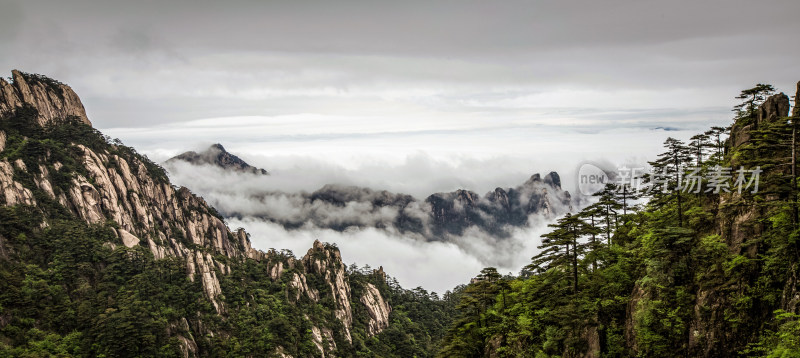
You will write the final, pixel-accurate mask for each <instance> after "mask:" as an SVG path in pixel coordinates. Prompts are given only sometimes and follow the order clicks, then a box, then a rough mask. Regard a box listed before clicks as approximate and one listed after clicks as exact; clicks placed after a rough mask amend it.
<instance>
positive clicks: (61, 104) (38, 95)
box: [0, 70, 92, 127]
mask: <svg viewBox="0 0 800 358" xmlns="http://www.w3.org/2000/svg"><path fill="white" fill-rule="evenodd" d="M11 76H12V81H11V82H10V83H9V82H6V80H4V79H2V78H0V116H5V115H11V114H13V113H14V112H16V111H17V109H18V108H20V107H25V106H30V107H33V108H35V109H36V110H37V111H38V112H39V114H38V116H37V118H36V120H37V122H38V123H39V125H41V126H42V127H45V126H48V125H51V124H53V123H58V122H61V121H64V120H66V119H68V118H77V119H78V120H79V121H80V122H82V123H84V124H88V125H90V126H91V125H92V122H90V121H89V118H88V117H87V116H86V110H85V109H84V108H83V103H81V99H80V98H79V97H78V95H77V94H75V92H74V91H73V90H72V88H70V87H69V86H67V85H65V84H63V83H61V82H58V81H56V80H54V79H52V78H49V77H46V76H42V75H36V74H31V73H25V72H21V71H19V70H13V71H11Z"/></svg>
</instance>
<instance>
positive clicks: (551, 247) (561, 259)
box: [531, 214, 586, 294]
mask: <svg viewBox="0 0 800 358" xmlns="http://www.w3.org/2000/svg"><path fill="white" fill-rule="evenodd" d="M548 226H549V227H552V228H553V229H554V230H553V231H551V232H549V233H547V234H544V235H542V244H541V245H540V246H539V249H541V250H542V251H541V252H540V253H539V254H538V255H536V256H535V257H534V258H533V263H532V264H531V267H532V268H533V269H534V270H538V271H539V272H543V271H547V270H549V269H553V268H555V269H561V270H564V271H565V272H570V275H571V280H572V289H573V290H572V291H573V293H575V294H577V293H578V261H579V259H580V257H581V256H582V255H583V254H584V252H585V250H586V244H585V243H581V242H579V239H580V238H581V236H582V235H583V234H584V233H585V232H586V231H585V227H586V223H584V222H583V220H581V218H580V217H579V216H573V215H571V214H567V215H565V216H564V217H563V218H561V219H559V220H558V221H557V222H556V223H555V224H550V225H548Z"/></svg>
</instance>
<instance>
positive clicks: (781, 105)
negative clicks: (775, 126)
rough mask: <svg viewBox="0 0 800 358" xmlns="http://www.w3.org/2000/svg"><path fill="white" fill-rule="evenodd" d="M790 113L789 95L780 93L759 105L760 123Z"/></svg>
mask: <svg viewBox="0 0 800 358" xmlns="http://www.w3.org/2000/svg"><path fill="white" fill-rule="evenodd" d="M788 115H789V96H787V95H785V94H783V93H779V94H776V95H773V96H770V97H769V98H767V100H766V101H764V103H762V104H761V106H759V107H758V114H757V116H758V123H763V122H774V121H777V120H778V119H779V118H781V117H786V116H788Z"/></svg>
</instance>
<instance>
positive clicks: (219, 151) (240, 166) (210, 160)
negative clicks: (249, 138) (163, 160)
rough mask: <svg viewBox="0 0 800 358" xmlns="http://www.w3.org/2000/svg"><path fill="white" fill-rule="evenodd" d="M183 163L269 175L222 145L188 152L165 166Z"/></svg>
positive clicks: (173, 158) (213, 145)
mask: <svg viewBox="0 0 800 358" xmlns="http://www.w3.org/2000/svg"><path fill="white" fill-rule="evenodd" d="M178 161H183V162H187V163H190V164H194V165H213V166H217V167H220V168H222V169H225V170H233V171H237V172H242V173H252V174H260V175H269V172H267V171H266V170H264V169H260V168H256V167H254V166H252V165H250V164H247V162H245V161H244V160H242V159H241V158H239V157H238V156H236V155H234V154H232V153H229V152H228V151H227V150H225V147H223V146H222V144H219V143H215V144H212V145H211V146H209V147H208V149H206V150H204V151H203V152H200V153H198V152H194V151H189V152H185V153H182V154H179V155H177V156H174V157H172V158H170V159H169V160H167V164H170V163H174V162H178Z"/></svg>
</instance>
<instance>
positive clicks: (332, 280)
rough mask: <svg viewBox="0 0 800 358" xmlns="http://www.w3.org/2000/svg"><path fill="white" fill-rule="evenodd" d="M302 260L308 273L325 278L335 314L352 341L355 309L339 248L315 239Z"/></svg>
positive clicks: (349, 340)
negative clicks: (351, 329) (327, 245)
mask: <svg viewBox="0 0 800 358" xmlns="http://www.w3.org/2000/svg"><path fill="white" fill-rule="evenodd" d="M302 262H303V266H304V267H305V269H306V272H307V273H309V274H316V275H319V276H320V277H323V278H324V280H325V283H326V284H327V285H328V286H329V288H330V293H329V294H330V295H331V298H332V299H333V302H334V303H335V308H334V315H335V316H336V318H337V319H338V320H339V321H341V322H342V325H343V326H344V332H343V334H344V337H345V339H347V341H348V342H352V340H353V339H352V337H351V335H350V328H351V327H352V326H353V311H352V309H351V308H350V284H349V283H348V282H347V280H346V279H345V275H346V274H345V267H344V264H343V263H342V256H341V254H340V253H339V250H338V249H335V248H332V247H326V245H325V244H323V243H321V242H319V240H315V241H314V246H313V247H312V248H311V249H310V250H308V253H306V255H305V256H303V259H302Z"/></svg>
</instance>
